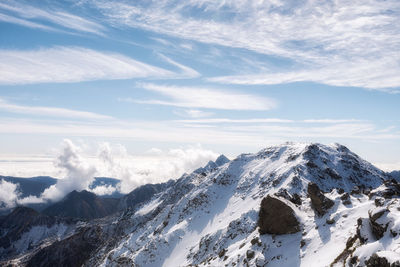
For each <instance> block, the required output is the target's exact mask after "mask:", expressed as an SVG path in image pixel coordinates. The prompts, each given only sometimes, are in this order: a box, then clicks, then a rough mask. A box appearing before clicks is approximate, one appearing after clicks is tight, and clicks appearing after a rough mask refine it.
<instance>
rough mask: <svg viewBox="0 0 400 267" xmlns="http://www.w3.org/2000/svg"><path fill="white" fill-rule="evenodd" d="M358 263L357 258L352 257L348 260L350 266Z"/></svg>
mask: <svg viewBox="0 0 400 267" xmlns="http://www.w3.org/2000/svg"><path fill="white" fill-rule="evenodd" d="M357 261H358V257H357V256H353V257H351V258H350V264H351V265H356V264H357Z"/></svg>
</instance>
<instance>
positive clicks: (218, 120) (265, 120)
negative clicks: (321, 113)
mask: <svg viewBox="0 0 400 267" xmlns="http://www.w3.org/2000/svg"><path fill="white" fill-rule="evenodd" d="M177 122H183V123H201V124H203V123H212V124H214V123H245V124H249V123H251V124H254V123H292V122H295V121H293V120H286V119H277V118H260V119H242V120H240V119H228V118H212V119H197V120H178V121H177Z"/></svg>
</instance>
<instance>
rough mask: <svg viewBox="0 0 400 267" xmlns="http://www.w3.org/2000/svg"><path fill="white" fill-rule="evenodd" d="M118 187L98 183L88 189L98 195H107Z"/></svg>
mask: <svg viewBox="0 0 400 267" xmlns="http://www.w3.org/2000/svg"><path fill="white" fill-rule="evenodd" d="M117 189H118V188H116V187H114V186H112V185H99V186H96V187H95V188H93V189H90V190H89V191H91V192H93V193H95V194H96V195H98V196H105V195H106V196H109V195H112V194H113V193H115V192H116V191H117Z"/></svg>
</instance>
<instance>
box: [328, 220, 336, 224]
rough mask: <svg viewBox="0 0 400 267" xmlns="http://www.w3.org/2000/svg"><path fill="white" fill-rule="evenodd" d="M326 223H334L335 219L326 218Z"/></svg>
mask: <svg viewBox="0 0 400 267" xmlns="http://www.w3.org/2000/svg"><path fill="white" fill-rule="evenodd" d="M326 223H327V224H334V223H335V219H326Z"/></svg>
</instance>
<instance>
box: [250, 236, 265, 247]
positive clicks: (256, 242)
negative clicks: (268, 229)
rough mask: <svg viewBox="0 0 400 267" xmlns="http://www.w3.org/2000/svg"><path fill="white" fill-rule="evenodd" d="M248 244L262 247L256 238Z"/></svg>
mask: <svg viewBox="0 0 400 267" xmlns="http://www.w3.org/2000/svg"><path fill="white" fill-rule="evenodd" d="M250 243H251V245H253V246H254V245H256V244H257V246H261V245H262V243H261V241H260V239H259V238H258V237H257V236H256V237H254V238H253V239H252V240H251V241H250Z"/></svg>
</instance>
